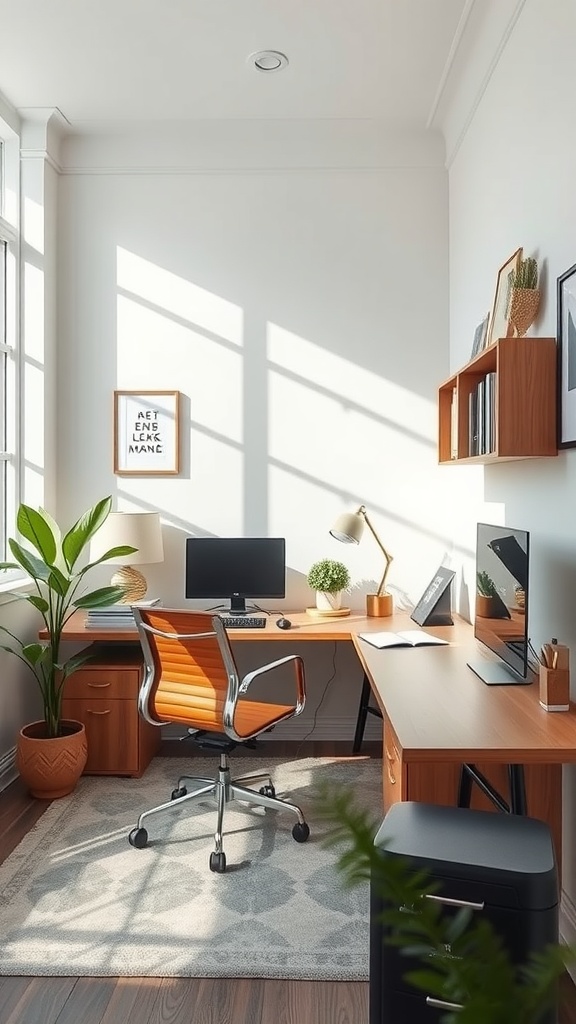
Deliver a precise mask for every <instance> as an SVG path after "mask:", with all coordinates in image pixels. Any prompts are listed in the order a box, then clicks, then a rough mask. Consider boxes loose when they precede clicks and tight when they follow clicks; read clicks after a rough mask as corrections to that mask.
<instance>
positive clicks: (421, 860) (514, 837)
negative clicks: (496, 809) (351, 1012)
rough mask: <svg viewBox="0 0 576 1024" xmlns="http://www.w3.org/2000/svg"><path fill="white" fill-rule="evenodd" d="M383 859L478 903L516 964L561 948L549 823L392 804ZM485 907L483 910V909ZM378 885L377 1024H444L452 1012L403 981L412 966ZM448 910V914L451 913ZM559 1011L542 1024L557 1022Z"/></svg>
mask: <svg viewBox="0 0 576 1024" xmlns="http://www.w3.org/2000/svg"><path fill="white" fill-rule="evenodd" d="M375 844H376V846H377V847H379V848H380V849H381V855H382V856H383V857H403V858H408V859H409V861H410V862H411V863H412V864H413V866H414V868H415V869H422V870H424V871H426V873H427V874H428V877H429V878H430V879H431V880H433V881H434V882H437V883H440V884H439V887H438V893H437V895H438V896H441V897H445V898H447V899H448V900H459V901H460V900H461V901H464V902H466V903H472V904H475V905H477V907H478V909H476V910H475V911H474V913H479V914H483V915H484V916H485V917H486V918H487V919H488V920H489V921H490V923H491V924H492V927H493V928H494V930H495V931H496V932H497V933H498V934H499V935H500V936H501V937H502V941H503V942H504V945H505V947H506V948H507V950H508V952H509V954H510V957H511V959H512V960H513V962H514V963H524V962H525V961H526V960H527V959H528V957H529V955H530V953H531V952H533V951H537V950H541V949H543V948H544V947H545V946H547V945H549V944H550V943H558V941H559V938H558V875H557V869H556V861H555V856H554V846H553V842H552V836H551V833H550V829H549V828H548V826H547V825H546V824H545V823H544V822H542V821H536V820H535V819H534V818H525V817H521V816H519V815H512V814H496V813H491V812H489V811H473V810H470V809H468V808H460V807H440V806H436V805H432V804H419V803H411V802H409V801H407V802H405V803H396V804H393V805H392V807H391V808H390V810H389V811H388V813H387V815H386V817H385V818H384V821H383V823H382V825H381V827H380V829H379V831H378V833H377V835H376V838H375ZM480 908H481V909H480ZM383 909H384V905H383V903H382V899H381V897H380V896H379V895H378V892H377V887H376V885H375V884H374V883H373V884H372V885H371V908H370V1024H407V1022H410V1024H437V1022H438V1021H439V1020H440V1019H441V1017H442V1015H443V1013H445V1012H446V1011H445V1010H441V1009H438V1008H436V1007H435V1006H431V1005H430V1004H429V1003H427V1001H426V993H425V992H422V991H420V990H419V989H416V988H414V987H412V986H411V985H409V984H408V982H406V981H405V980H404V977H403V976H404V975H405V974H406V972H407V970H408V969H409V967H410V966H412V965H410V964H409V962H408V961H407V959H406V957H405V956H402V955H401V954H400V952H399V950H398V949H397V948H396V947H394V946H390V945H388V944H386V942H385V926H384V925H383V924H382V921H381V920H380V915H381V912H382V910H383ZM447 912H449V911H448V910H447ZM555 1020H556V1011H555V1009H554V1010H553V1011H551V1012H550V1014H549V1016H547V1017H546V1018H544V1020H543V1024H554V1022H555Z"/></svg>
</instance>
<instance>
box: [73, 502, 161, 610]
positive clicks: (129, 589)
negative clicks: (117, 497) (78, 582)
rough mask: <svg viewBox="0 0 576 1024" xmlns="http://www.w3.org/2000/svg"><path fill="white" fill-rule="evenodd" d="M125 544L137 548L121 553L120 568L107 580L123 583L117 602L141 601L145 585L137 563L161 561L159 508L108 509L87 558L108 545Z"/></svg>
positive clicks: (102, 551)
mask: <svg viewBox="0 0 576 1024" xmlns="http://www.w3.org/2000/svg"><path fill="white" fill-rule="evenodd" d="M122 544H128V545H130V547H133V548H136V549H137V550H136V551H134V552H133V553H132V554H131V555H122V558H121V565H120V568H119V569H117V570H116V571H115V573H114V575H113V576H112V579H111V580H110V584H111V586H113V587H125V588H126V593H125V594H124V597H123V598H122V601H121V602H119V603H120V604H134V603H135V602H136V601H142V599H143V598H144V595H145V594H146V591H147V589H148V585H147V583H146V578H145V577H144V576H143V574H142V573H141V572H140V570H139V569H136V568H135V566H136V565H149V564H151V563H152V562H162V561H163V559H164V549H163V546H162V530H161V527H160V513H159V512H111V513H110V515H109V516H108V518H107V519H106V520H105V522H104V523H103V524H102V526H101V527H100V529H99V530H98V531H97V533H96V534H95V535H94V538H93V540H92V542H91V544H90V560H91V561H95V560H96V559H98V558H101V557H102V555H103V554H105V553H106V551H109V550H110V548H115V547H118V546H120V545H122Z"/></svg>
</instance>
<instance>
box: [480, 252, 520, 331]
mask: <svg viewBox="0 0 576 1024" xmlns="http://www.w3.org/2000/svg"><path fill="white" fill-rule="evenodd" d="M522 252H523V250H522V248H520V249H516V252H514V253H512V255H511V256H510V257H509V258H508V259H507V260H506V263H504V264H502V266H501V267H500V270H499V271H498V277H497V279H496V292H495V294H494V303H493V305H492V316H491V317H490V324H489V326H488V338H487V342H486V344H487V346H488V345H493V344H494V342H495V341H498V338H507V337H508V331H509V329H510V320H509V307H510V292H511V289H512V275H513V273H514V272H515V271H516V270H518V267H519V265H520V261H521V259H522Z"/></svg>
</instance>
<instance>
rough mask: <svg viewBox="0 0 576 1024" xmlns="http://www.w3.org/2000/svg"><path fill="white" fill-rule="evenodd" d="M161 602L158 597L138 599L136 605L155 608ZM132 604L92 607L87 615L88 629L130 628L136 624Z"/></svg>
mask: <svg viewBox="0 0 576 1024" xmlns="http://www.w3.org/2000/svg"><path fill="white" fill-rule="evenodd" d="M157 604H160V599H159V598H158V597H153V598H151V600H149V601H137V602H136V607H140V608H153V607H154V606H155V605H157ZM132 607H133V606H132V605H129V604H108V605H104V606H103V607H102V608H90V609H89V610H88V613H87V615H86V626H87V628H88V629H130V628H131V627H133V626H134V625H135V622H134V615H133V614H132Z"/></svg>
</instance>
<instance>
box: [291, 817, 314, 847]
mask: <svg viewBox="0 0 576 1024" xmlns="http://www.w3.org/2000/svg"><path fill="white" fill-rule="evenodd" d="M309 835H310V829H309V827H308V825H307V824H306V822H305V821H302V822H300V821H297V822H296V824H295V825H294V828H293V829H292V837H293V838H294V839H295V840H296V842H297V843H305V842H306V840H307V839H308V836H309Z"/></svg>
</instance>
